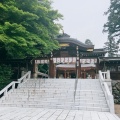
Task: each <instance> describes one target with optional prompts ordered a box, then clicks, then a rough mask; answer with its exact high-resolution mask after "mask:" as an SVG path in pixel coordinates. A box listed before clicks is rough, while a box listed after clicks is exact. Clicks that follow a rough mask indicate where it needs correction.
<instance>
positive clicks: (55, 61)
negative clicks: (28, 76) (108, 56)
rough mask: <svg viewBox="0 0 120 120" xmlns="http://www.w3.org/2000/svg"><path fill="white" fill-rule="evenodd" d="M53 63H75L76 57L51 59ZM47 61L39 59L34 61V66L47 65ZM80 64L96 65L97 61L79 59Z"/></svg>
mask: <svg viewBox="0 0 120 120" xmlns="http://www.w3.org/2000/svg"><path fill="white" fill-rule="evenodd" d="M53 62H54V63H76V57H61V58H60V57H59V58H53ZM48 63H49V59H41V60H35V64H48ZM80 63H82V64H87V63H97V59H93V58H92V59H80Z"/></svg>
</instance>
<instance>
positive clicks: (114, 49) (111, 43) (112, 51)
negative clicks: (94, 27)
mask: <svg viewBox="0 0 120 120" xmlns="http://www.w3.org/2000/svg"><path fill="white" fill-rule="evenodd" d="M108 38H109V39H108V42H105V43H104V44H105V46H104V49H105V51H107V52H108V57H115V56H117V53H118V49H119V46H118V43H116V42H115V40H114V39H113V37H108Z"/></svg>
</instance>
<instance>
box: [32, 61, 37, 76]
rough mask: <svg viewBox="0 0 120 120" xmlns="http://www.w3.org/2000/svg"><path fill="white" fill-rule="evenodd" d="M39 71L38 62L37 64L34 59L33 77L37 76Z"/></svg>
mask: <svg viewBox="0 0 120 120" xmlns="http://www.w3.org/2000/svg"><path fill="white" fill-rule="evenodd" d="M37 72H38V64H36V63H35V60H34V61H33V78H37Z"/></svg>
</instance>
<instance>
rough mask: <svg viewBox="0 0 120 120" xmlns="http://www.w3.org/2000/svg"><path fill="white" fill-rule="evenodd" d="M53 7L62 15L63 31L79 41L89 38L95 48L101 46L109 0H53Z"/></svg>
mask: <svg viewBox="0 0 120 120" xmlns="http://www.w3.org/2000/svg"><path fill="white" fill-rule="evenodd" d="M53 2H54V3H53V7H54V8H55V9H58V10H59V12H60V13H61V14H62V15H63V16H64V20H61V21H60V23H61V24H62V26H63V29H64V32H65V33H67V34H69V35H70V36H71V37H72V38H77V39H78V40H80V41H81V42H85V40H86V39H90V40H91V41H92V42H93V44H94V45H95V48H102V47H103V46H104V42H106V41H107V34H106V33H104V34H103V33H102V30H103V25H104V23H106V21H107V16H105V15H104V12H105V11H107V9H108V7H109V5H110V0H53Z"/></svg>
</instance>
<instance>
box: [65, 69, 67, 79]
mask: <svg viewBox="0 0 120 120" xmlns="http://www.w3.org/2000/svg"><path fill="white" fill-rule="evenodd" d="M64 75H65V76H64V77H65V78H67V76H66V70H65V71H64Z"/></svg>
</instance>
